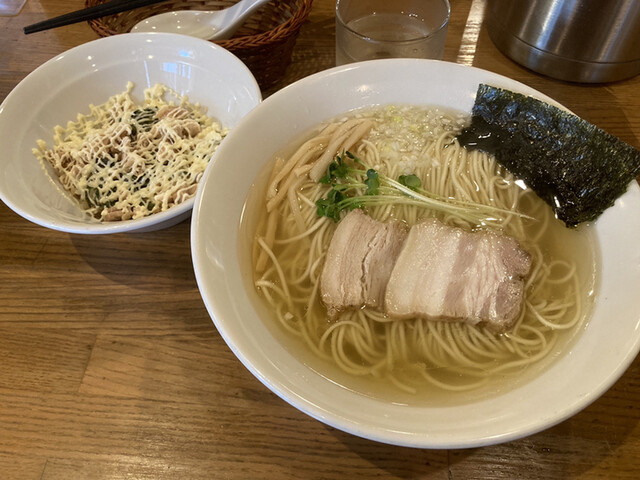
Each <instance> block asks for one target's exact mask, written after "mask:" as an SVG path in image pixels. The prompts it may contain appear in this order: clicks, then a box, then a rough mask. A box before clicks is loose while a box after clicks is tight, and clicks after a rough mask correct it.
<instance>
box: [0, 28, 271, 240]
mask: <svg viewBox="0 0 640 480" xmlns="http://www.w3.org/2000/svg"><path fill="white" fill-rule="evenodd" d="M129 81H131V82H133V83H134V85H135V87H134V89H133V91H132V95H133V96H134V97H135V98H138V99H140V100H141V99H142V95H143V94H142V92H143V91H144V89H146V88H148V87H151V86H153V85H155V84H156V83H162V84H165V85H167V86H168V87H170V88H172V89H173V90H175V91H176V92H178V93H179V94H181V95H187V96H188V97H189V99H190V101H193V102H194V103H195V102H198V103H200V104H201V105H204V106H206V107H207V114H208V115H210V116H211V117H214V118H216V119H217V120H219V121H220V122H221V123H222V125H223V126H225V127H229V128H233V127H234V126H235V125H236V124H237V123H238V122H239V121H240V119H241V118H242V117H244V116H245V115H246V114H247V113H248V112H249V111H251V110H252V109H253V108H254V107H255V106H256V105H258V104H259V103H260V101H261V98H262V97H261V93H260V88H259V87H258V84H257V82H256V80H255V78H254V77H253V75H252V74H251V72H250V71H249V69H248V68H247V67H246V66H245V65H244V63H242V62H241V61H240V60H239V59H238V58H237V57H236V56H235V55H233V54H232V53H230V52H228V51H227V50H225V49H223V48H221V47H219V46H217V45H215V44H213V43H211V42H207V41H204V40H199V39H196V38H192V37H188V36H185V35H175V34H163V33H138V34H126V35H115V36H112V37H107V38H102V39H99V40H95V41H92V42H89V43H86V44H83V45H80V46H78V47H75V48H72V49H71V50H69V51H67V52H64V53H62V54H60V55H58V56H57V57H55V58H53V59H51V60H49V61H48V62H46V63H44V64H43V65H41V66H40V67H38V68H37V69H36V70H34V71H33V72H32V73H31V74H29V75H28V76H27V77H26V78H25V79H24V80H22V82H20V83H19V84H18V85H17V86H16V87H15V88H14V89H13V91H12V92H11V93H10V94H9V95H8V96H7V98H6V99H5V100H4V102H3V103H2V105H1V106H0V171H1V172H2V175H0V199H2V201H3V202H4V203H5V204H7V206H9V207H10V208H11V209H12V210H14V211H15V212H16V213H18V214H19V215H21V216H23V217H24V218H26V219H27V220H30V221H32V222H34V223H37V224H39V225H42V226H44V227H48V228H52V229H55V230H61V231H65V232H71V233H85V234H102V233H116V232H131V231H149V230H157V229H160V228H165V227H168V226H171V225H174V224H176V223H178V222H180V221H182V220H184V219H185V218H187V217H188V216H189V215H190V214H191V209H192V208H193V202H194V199H193V198H191V199H189V200H187V201H185V202H184V203H182V204H180V205H177V206H175V207H173V208H171V209H169V210H166V211H164V212H160V213H156V214H153V215H150V216H148V217H145V218H141V219H137V220H127V221H121V222H98V221H91V220H88V219H87V218H86V216H85V215H84V214H83V212H82V211H81V209H80V207H79V206H78V205H77V204H76V203H75V202H74V201H72V200H71V199H69V198H67V197H65V196H64V195H63V194H62V193H61V191H60V190H59V187H58V186H57V185H56V184H55V183H54V181H52V179H51V177H50V176H49V175H48V174H47V173H46V172H45V171H44V169H43V168H42V167H41V165H40V162H39V161H38V159H36V158H35V157H34V155H33V154H32V153H31V149H32V148H34V147H36V141H37V140H38V139H43V140H45V141H47V142H48V143H49V144H50V140H51V139H52V138H53V129H54V127H55V126H56V125H66V124H67V122H68V121H69V120H75V119H76V117H77V115H78V113H88V112H89V104H94V105H99V104H102V103H104V102H105V101H106V100H107V99H108V98H109V97H111V96H113V95H115V94H118V93H121V92H123V91H124V90H125V89H126V86H127V82H129ZM55 182H57V179H56V180H55Z"/></svg>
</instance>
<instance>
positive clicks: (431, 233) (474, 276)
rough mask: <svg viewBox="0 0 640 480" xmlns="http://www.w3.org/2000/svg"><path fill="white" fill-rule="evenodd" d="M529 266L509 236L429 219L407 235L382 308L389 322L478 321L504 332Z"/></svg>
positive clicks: (513, 317) (520, 296) (515, 310)
mask: <svg viewBox="0 0 640 480" xmlns="http://www.w3.org/2000/svg"><path fill="white" fill-rule="evenodd" d="M530 268H531V256H530V255H529V254H528V253H527V252H525V251H524V250H523V249H522V248H521V247H520V245H519V244H518V242H517V241H516V240H515V239H513V238H511V237H508V236H505V235H497V234H494V233H491V232H473V233H472V232H467V231H465V230H462V229H460V228H454V227H448V226H446V225H444V224H443V223H441V222H439V221H437V220H435V219H432V220H428V221H425V222H422V223H420V224H417V225H414V226H413V227H412V228H411V230H410V232H409V235H408V237H407V240H406V242H405V245H404V247H403V249H402V252H401V253H400V256H399V257H398V259H397V261H396V264H395V266H394V269H393V272H392V274H391V277H390V279H389V283H388V285H387V288H386V294H385V310H386V313H387V314H388V315H390V316H392V317H394V318H415V317H421V318H427V319H432V320H445V321H461V320H462V321H465V322H467V323H471V324H478V323H481V322H482V323H483V324H484V325H486V326H487V327H488V328H489V329H491V330H492V331H494V332H504V331H506V330H507V329H509V328H510V327H511V326H512V325H513V323H514V322H515V321H516V319H517V317H518V315H519V313H520V311H521V308H522V302H523V295H524V281H523V278H524V277H525V276H526V275H527V274H528V273H529V270H530Z"/></svg>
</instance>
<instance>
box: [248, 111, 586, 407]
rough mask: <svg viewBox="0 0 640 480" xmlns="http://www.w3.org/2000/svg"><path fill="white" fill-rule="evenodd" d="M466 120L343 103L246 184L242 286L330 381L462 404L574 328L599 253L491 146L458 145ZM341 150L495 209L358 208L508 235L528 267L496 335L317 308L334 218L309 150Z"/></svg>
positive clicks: (505, 385) (495, 387)
mask: <svg viewBox="0 0 640 480" xmlns="http://www.w3.org/2000/svg"><path fill="white" fill-rule="evenodd" d="M467 121H468V120H467V116H466V115H464V114H459V113H456V112H451V111H444V110H442V109H440V108H431V107H417V106H383V107H376V108H373V109H366V110H360V111H356V112H351V113H349V114H347V115H345V116H344V117H342V118H337V119H333V120H331V121H328V122H326V123H325V124H323V125H321V126H319V128H318V129H316V130H315V131H313V132H311V133H310V134H309V135H306V136H305V137H304V138H303V139H298V140H297V141H295V142H293V143H292V144H291V145H288V146H287V147H286V148H285V149H284V150H283V151H282V152H281V153H280V154H279V155H276V158H274V159H273V161H272V162H270V164H269V165H268V166H267V168H266V169H265V170H264V171H263V172H262V173H261V175H260V176H259V178H258V179H256V182H255V184H254V186H253V187H252V189H251V191H250V192H249V195H248V198H247V204H246V206H245V215H244V216H243V221H242V224H241V225H240V229H241V235H240V238H241V239H242V240H241V242H242V244H241V245H240V251H241V252H242V255H243V256H242V258H241V262H242V265H243V269H244V270H245V271H246V275H245V278H246V279H247V282H248V283H249V282H250V283H251V284H250V285H248V286H247V287H248V288H247V290H248V291H249V292H251V296H252V299H253V301H254V304H255V307H256V310H257V311H258V314H259V315H261V317H262V318H264V320H265V322H268V324H269V328H270V329H271V330H272V332H273V335H274V336H276V337H277V338H278V339H279V340H280V342H281V343H282V345H284V346H285V348H287V350H288V351H290V352H291V354H292V355H293V356H295V357H296V358H298V359H299V360H300V361H302V362H304V363H305V364H306V365H308V366H309V367H310V368H311V369H313V370H315V371H316V372H317V373H318V374H320V375H323V376H325V377H327V378H328V379H329V380H331V381H332V382H335V383H337V384H340V385H342V386H344V387H345V388H348V389H352V390H354V391H358V392H361V393H362V394H365V395H371V396H375V397H377V398H384V399H387V400H390V401H394V402H399V403H411V404H416V403H421V404H422V403H425V404H431V405H435V404H445V403H446V404H452V403H460V402H467V401H472V400H475V399H478V398H483V397H486V396H488V395H495V394H497V393H498V392H500V391H503V390H506V389H510V388H513V387H514V386H516V385H519V384H521V383H522V382H526V381H527V380H528V379H531V378H532V377H533V376H535V375H539V374H540V373H541V372H542V371H543V370H544V369H545V368H547V367H548V366H549V364H551V363H552V362H553V361H554V359H555V358H557V357H558V356H560V355H563V354H564V352H566V351H567V350H568V349H569V348H570V346H571V344H572V343H573V342H574V341H575V339H576V338H577V336H578V334H579V332H580V331H581V330H583V329H584V326H585V324H586V319H587V318H588V317H589V313H590V311H591V309H592V304H593V301H594V296H595V288H596V278H597V275H596V266H597V263H598V260H597V249H596V245H595V238H594V235H593V233H592V231H591V229H590V227H589V226H583V227H580V228H578V229H568V228H566V227H565V226H564V225H563V224H562V222H560V221H558V220H557V219H555V218H554V217H553V214H552V212H551V209H550V208H549V207H548V206H547V205H546V204H544V202H542V201H541V200H540V199H539V198H538V197H537V196H536V195H535V194H534V193H533V192H532V191H531V190H529V189H527V188H526V187H525V186H524V185H523V184H522V183H521V182H518V181H517V180H515V179H514V178H513V177H512V176H511V175H510V174H509V173H508V172H506V171H505V170H504V169H502V168H501V167H500V166H499V165H498V164H497V163H496V162H495V160H494V159H493V158H492V157H490V156H487V155H485V154H483V153H481V152H470V151H467V150H465V149H464V148H462V147H460V145H459V144H458V143H457V141H456V139H455V135H456V134H457V133H458V132H459V131H460V129H461V128H462V127H463V126H464V125H465V122H467ZM347 150H348V151H349V153H350V154H352V155H353V156H354V157H356V158H357V159H358V161H359V162H361V163H353V164H351V167H352V168H355V169H363V170H366V169H373V170H375V171H376V172H377V173H378V174H379V175H380V177H381V178H391V179H398V178H399V177H400V176H401V175H404V176H406V175H415V176H417V177H418V178H419V179H420V182H421V186H420V188H421V189H423V190H424V191H425V192H428V193H429V194H431V195H438V196H440V197H441V198H444V199H450V200H448V201H449V202H457V203H456V204H458V205H459V204H461V203H464V204H465V205H466V206H467V207H468V208H470V209H474V208H475V207H474V205H484V206H489V207H491V208H492V209H493V210H490V212H491V214H490V215H488V216H487V218H486V219H485V220H482V219H481V220H479V221H474V220H473V219H471V220H470V218H471V217H469V216H466V215H462V217H464V218H461V216H460V215H458V214H456V213H455V212H453V213H452V212H450V211H447V209H446V208H445V209H444V210H443V209H441V208H439V207H437V206H436V207H434V208H430V207H425V206H423V205H420V206H418V205H410V204H403V203H396V204H393V205H388V204H384V203H380V204H373V205H367V206H365V208H364V211H365V212H366V214H367V215H369V216H370V217H371V218H373V219H375V220H378V221H381V222H387V221H402V222H405V223H406V224H407V226H409V227H411V226H412V225H415V224H416V223H419V222H421V221H424V220H426V219H432V218H437V219H438V220H439V221H441V222H443V223H444V224H446V225H450V226H455V227H459V228H463V229H466V230H468V231H478V230H489V231H493V232H496V233H498V234H501V235H508V236H510V237H512V238H514V239H515V240H517V241H518V242H519V244H520V245H521V247H522V248H523V249H524V250H525V251H526V252H528V253H529V254H530V255H531V259H532V260H531V262H532V265H531V271H530V273H529V275H528V276H527V278H526V279H525V287H524V302H523V308H522V311H521V313H520V315H519V316H518V319H517V321H516V323H515V325H514V327H513V328H511V329H510V330H509V331H507V332H506V333H501V334H498V333H492V332H490V331H488V330H487V329H485V328H484V327H482V326H481V325H468V324H465V323H458V322H444V321H432V320H426V319H420V318H410V319H405V320H397V319H391V318H389V317H387V316H386V315H385V314H384V313H382V312H381V311H380V310H379V309H372V308H366V307H365V308H361V309H355V310H353V309H352V310H348V311H344V312H341V313H340V314H339V315H338V316H337V318H330V317H329V316H328V315H327V308H326V306H325V305H324V304H323V302H322V301H321V298H320V292H319V288H318V284H319V279H320V276H321V273H322V269H323V263H324V258H325V256H326V252H327V249H328V246H329V243H330V241H331V238H332V235H333V232H334V231H335V229H336V227H337V225H338V223H336V222H335V221H334V220H333V219H331V218H327V217H326V216H325V217H320V216H318V208H317V205H316V202H317V201H318V200H320V199H323V198H326V196H327V194H328V193H329V192H330V190H331V189H332V184H331V183H329V184H325V183H321V182H318V181H316V180H314V179H311V178H309V176H310V172H312V170H313V167H314V166H315V165H316V164H317V163H318V161H323V158H326V157H327V156H328V157H330V158H331V159H332V160H333V159H334V158H335V155H336V153H342V152H344V151H347ZM323 156H324V157H323ZM334 183H335V182H334ZM362 188H363V189H364V187H362ZM361 193H363V192H361ZM474 211H475V210H474ZM346 213H347V211H345V212H343V213H342V216H344V215H345V214H346Z"/></svg>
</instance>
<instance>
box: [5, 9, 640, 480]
mask: <svg viewBox="0 0 640 480" xmlns="http://www.w3.org/2000/svg"><path fill="white" fill-rule="evenodd" d="M0 1H1V0H0ZM451 3H452V19H451V25H450V28H449V33H448V37H447V45H446V50H445V60H448V61H454V62H459V63H463V64H466V65H473V66H476V67H480V68H484V69H487V70H491V71H494V72H497V73H500V74H503V75H506V76H508V77H511V78H513V79H515V80H518V81H521V82H523V83H525V84H527V85H530V86H531V87H533V88H536V89H538V90H540V91H541V92H543V93H545V94H547V95H549V96H551V97H552V98H555V99H556V100H558V101H559V102H561V103H562V104H564V105H566V106H567V107H568V108H570V109H572V110H573V111H574V112H576V113H577V114H579V115H581V116H582V117H584V118H586V119H587V120H589V121H591V122H593V123H595V124H597V125H599V126H600V127H602V128H604V129H605V130H607V131H609V132H610V133H612V134H613V135H616V136H618V137H620V138H621V139H623V140H624V141H626V142H628V143H630V144H632V145H633V146H635V147H636V148H638V147H640V78H638V77H636V78H634V79H631V80H627V81H622V82H617V83H612V84H604V85H579V84H572V83H567V82H561V81H557V80H553V79H550V78H546V77H543V76H541V75H537V74H535V73H533V72H531V71H529V70H527V69H525V68H523V67H521V66H519V65H517V64H515V63H514V62H512V61H510V60H509V59H507V58H506V57H505V56H503V55H502V54H501V53H500V52H499V51H498V50H497V49H496V48H495V47H494V45H493V44H492V43H491V40H490V39H489V37H488V35H487V32H486V30H485V28H484V27H483V24H482V16H483V11H484V10H483V6H484V0H473V1H472V0H452V2H451ZM82 6H83V2H82V1H81V0H28V1H27V4H26V6H25V7H24V9H23V10H22V12H21V13H20V14H19V15H17V16H15V17H0V47H1V48H0V100H2V99H4V97H5V96H6V95H7V94H8V93H9V92H10V91H11V89H12V88H13V87H15V85H16V84H17V83H18V82H19V81H20V80H21V79H22V78H24V77H25V76H26V75H27V74H28V73H29V72H31V71H32V70H33V69H34V68H36V67H37V66H38V65H40V64H42V63H43V62H45V61H46V60H48V59H50V58H52V57H53V56H55V55H57V54H59V53H61V52H63V51H64V50H66V49H68V48H71V47H73V46H76V45H79V44H81V43H84V42H87V41H90V40H93V39H95V38H97V36H96V35H95V34H94V33H93V31H92V30H91V29H90V28H89V27H88V26H87V24H85V23H82V24H78V25H71V26H66V27H62V28H58V29H55V30H51V31H45V32H40V33H36V34H32V35H29V36H26V35H24V34H23V33H22V28H23V27H24V26H25V25H28V24H31V23H35V22H37V21H40V20H44V19H46V18H49V17H52V16H55V15H59V14H62V13H66V12H69V11H71V10H75V9H78V8H81V7H82ZM333 64H334V15H333V0H315V2H314V5H313V9H312V12H311V15H310V17H309V19H308V21H307V22H306V23H305V25H304V27H303V29H302V32H301V34H300V37H299V39H298V42H297V45H296V49H295V51H294V54H293V63H292V65H291V66H290V67H289V69H288V71H287V73H286V76H285V77H284V78H283V79H282V82H281V84H280V85H278V86H277V87H276V88H281V87H282V86H284V85H286V84H288V83H290V82H293V81H295V80H297V79H300V78H302V77H305V76H307V75H309V74H312V73H314V72H317V71H320V70H323V69H325V68H328V67H331V66H333ZM269 93H271V92H265V94H267V95H268V94H269ZM0 155H2V152H0ZM0 174H2V172H0ZM0 278H1V281H0V479H41V480H53V479H65V480H67V479H164V478H169V479H212V478H215V479H254V478H262V479H345V478H348V479H350V480H355V479H370V478H384V479H409V478H420V479H448V480H451V479H474V478H477V479H487V478H491V479H514V478H526V479H558V478H575V479H613V478H615V479H632V478H633V479H635V478H638V476H639V474H640V427H639V425H638V420H639V419H640V407H639V406H638V401H640V360H636V361H635V362H634V363H633V364H632V365H631V366H630V368H629V369H628V370H627V372H626V373H625V374H624V375H623V376H622V378H621V379H620V380H619V381H618V382H617V383H616V384H615V385H614V386H613V387H612V388H611V389H610V390H609V391H608V392H607V393H605V394H604V395H603V396H602V397H601V398H600V399H599V400H597V401H596V402H595V403H593V404H592V405H591V406H589V407H587V408H586V409H585V410H584V411H582V412H580V413H578V414H577V415H575V416H574V417H572V418H570V419H569V420H566V421H564V422H562V423H561V424H559V425H557V426H555V427H553V428H550V429H548V430H546V431H543V432H541V433H538V434H536V435H533V436H530V437H528V438H525V439H522V440H518V441H514V442H510V443H506V444H502V445H497V446H492V447H486V448H475V449H466V450H449V451H447V450H418V449H410V448H401V447H394V446H388V445H382V444H379V443H375V442H372V441H368V440H364V439H361V438H358V437H355V436H352V435H349V434H346V433H343V432H341V431H338V430H335V429H333V428H331V427H328V426H326V425H324V424H322V423H320V422H318V421H316V420H313V419H311V418H310V417H307V416H306V415H304V414H302V413H300V412H299V411H297V410H296V409H294V408H293V407H291V406H289V405H288V404H286V403H285V402H284V401H282V400H281V399H280V398H278V397H277V396H276V395H274V394H272V393H271V392H270V391H269V390H268V389H267V388H266V387H264V386H263V385H262V384H261V383H260V382H259V381H258V380H256V379H255V378H254V377H253V376H252V375H251V374H250V373H249V372H248V371H247V370H246V369H245V368H244V367H243V366H242V364H241V363H240V362H239V361H238V360H237V359H236V358H235V357H234V355H233V353H232V352H231V351H230V350H229V348H228V347H227V346H226V345H225V343H224V341H223V340H222V338H221V337H220V335H219V334H218V333H217V331H216V329H215V327H214V326H213V324H212V322H211V320H210V318H209V316H208V314H207V311H206V310H205V307H204V305H203V302H202V300H201V298H200V295H199V292H198V289H197V286H196V282H195V279H194V274H193V269H192V265H191V256H190V250H189V222H188V221H185V222H183V223H181V224H179V225H176V226H174V227H172V228H169V229H166V230H163V231H159V232H154V233H145V234H133V235H126V234H117V235H108V236H81V235H71V234H66V233H61V232H56V231H52V230H47V229H45V228H42V227H39V226H37V225H34V224H32V223H29V222H28V221H27V220H24V219H22V218H21V217H19V216H18V215H16V214H15V213H13V212H12V211H11V210H10V209H9V208H7V207H6V206H5V205H4V204H0ZM611 320H612V327H611V328H615V323H614V322H615V319H611Z"/></svg>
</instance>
